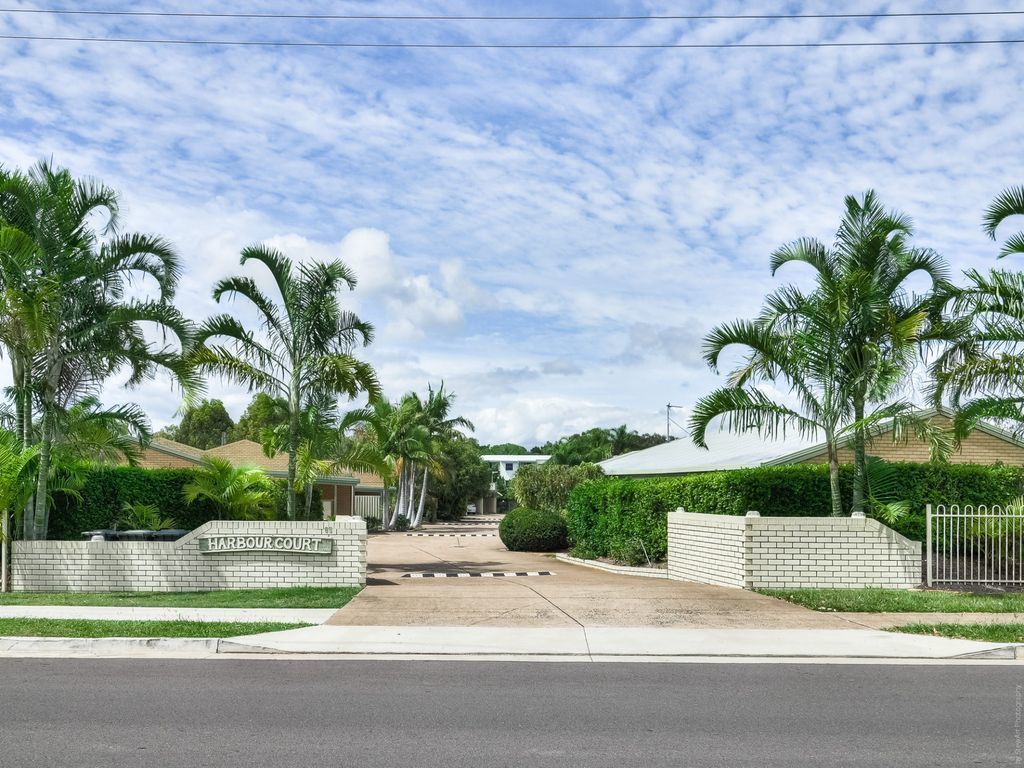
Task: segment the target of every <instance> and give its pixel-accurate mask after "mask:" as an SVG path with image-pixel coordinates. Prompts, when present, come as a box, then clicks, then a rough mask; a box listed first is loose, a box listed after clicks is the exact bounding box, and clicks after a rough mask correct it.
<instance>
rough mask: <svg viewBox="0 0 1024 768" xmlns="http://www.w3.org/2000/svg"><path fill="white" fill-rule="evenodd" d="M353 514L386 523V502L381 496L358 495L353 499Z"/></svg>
mask: <svg viewBox="0 0 1024 768" xmlns="http://www.w3.org/2000/svg"><path fill="white" fill-rule="evenodd" d="M352 514H353V515H358V516H359V517H364V518H367V517H369V518H374V519H375V520H380V521H381V523H383V522H384V502H383V499H382V498H381V497H380V496H370V495H362V496H360V495H356V497H355V499H353V504H352Z"/></svg>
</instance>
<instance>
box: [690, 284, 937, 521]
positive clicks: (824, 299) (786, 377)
mask: <svg viewBox="0 0 1024 768" xmlns="http://www.w3.org/2000/svg"><path fill="white" fill-rule="evenodd" d="M836 298H837V291H835V290H831V289H829V288H827V287H826V288H821V287H819V288H818V289H817V290H815V291H814V292H812V293H810V294H806V295H805V294H804V293H802V292H801V291H799V290H798V289H796V288H793V287H785V288H782V289H780V290H779V291H776V292H774V293H773V294H770V295H769V296H768V298H767V300H766V303H765V309H764V311H763V312H762V314H761V316H760V317H759V318H758V319H757V320H753V321H742V320H741V321H736V322H733V323H727V324H724V325H721V326H719V327H717V328H715V329H713V330H712V331H711V333H710V334H708V336H707V338H706V339H705V342H704V359H705V361H706V362H707V363H708V365H709V366H710V367H711V368H712V370H716V371H717V369H718V362H719V357H720V355H721V353H722V351H723V350H724V349H725V348H726V347H729V346H732V345H739V346H744V347H746V348H747V349H748V350H749V352H748V353H747V355H746V357H745V358H744V360H743V362H742V364H741V365H740V366H739V367H738V368H737V369H736V370H735V371H733V372H732V374H731V375H730V377H729V381H728V385H727V386H725V387H722V388H720V389H718V390H716V391H714V392H712V393H711V394H709V395H708V396H706V397H704V398H701V400H700V401H698V403H697V404H696V405H695V407H694V411H693V413H692V415H691V419H690V430H691V435H692V438H693V441H694V443H695V444H696V445H698V446H700V447H705V448H706V447H707V441H706V436H707V429H708V427H709V425H710V424H711V422H712V421H713V420H715V419H718V418H722V419H723V420H724V423H723V426H724V427H725V428H726V429H728V430H730V431H733V432H745V431H749V430H754V431H757V432H758V433H760V434H763V435H765V436H769V437H783V436H785V434H786V433H787V431H796V432H798V433H799V434H801V435H802V436H804V437H810V438H817V437H824V440H825V446H826V451H827V455H828V467H829V485H830V493H831V502H832V514H833V515H841V514H842V513H843V507H842V500H841V496H840V488H839V446H840V444H841V443H843V442H846V441H847V440H849V439H850V438H851V437H854V438H855V437H856V435H857V433H858V432H860V431H863V432H865V433H870V432H871V431H872V430H874V429H876V428H877V427H878V425H879V424H880V423H881V422H883V421H889V422H891V423H892V427H893V432H894V438H895V439H901V438H902V437H903V436H904V435H906V434H908V432H909V431H911V430H912V431H913V432H914V433H915V434H916V435H917V436H918V437H919V438H921V439H926V440H928V441H929V443H930V444H931V448H932V451H933V456H936V457H937V456H940V455H941V454H942V452H943V451H944V450H946V448H947V445H946V443H945V442H943V440H942V439H941V434H936V432H937V431H936V429H935V428H934V427H933V426H932V425H931V424H929V423H928V422H927V421H925V420H924V419H922V418H920V417H918V416H916V415H915V413H914V408H913V406H912V404H911V403H909V402H907V401H897V402H890V403H887V402H886V401H885V399H884V398H885V397H886V396H887V395H888V393H889V392H890V391H891V389H892V387H893V382H895V381H897V380H898V379H899V377H900V376H901V375H903V371H902V369H901V368H900V366H899V365H898V358H893V357H880V358H879V359H876V360H875V362H874V363H873V367H872V368H870V369H867V370H865V369H863V368H858V367H857V361H858V360H860V359H862V358H859V357H858V356H857V355H856V353H851V351H850V346H849V345H850V341H849V340H850V332H849V328H850V325H851V323H852V322H855V320H851V315H852V316H855V315H856V313H857V312H858V311H859V308H858V307H857V306H856V305H854V304H849V303H845V302H842V301H837V300H836ZM865 379H866V381H867V384H868V386H867V387H864V388H863V389H862V385H863V383H864V380H865ZM765 383H772V384H775V385H782V386H784V387H785V388H786V390H787V391H788V394H789V396H790V397H789V398H788V399H787V401H785V402H783V401H779V400H773V399H772V398H771V397H770V396H769V395H767V394H765V392H764V391H762V389H761V385H763V384H765ZM860 393H864V394H865V400H866V403H865V404H864V405H865V409H864V410H865V412H863V414H862V415H859V414H858V399H857V398H858V395H859V394H860ZM868 406H870V407H871V408H872V410H871V411H870V412H867V407H868ZM866 480H867V474H866V472H865V483H864V486H865V488H864V493H865V495H864V496H863V497H862V499H861V503H862V504H863V501H864V500H865V499H867V498H868V496H867V491H868V489H867V485H868V484H867V482H866ZM852 511H854V512H857V511H858V507H856V506H854V507H853V508H852Z"/></svg>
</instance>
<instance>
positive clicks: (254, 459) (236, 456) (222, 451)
mask: <svg viewBox="0 0 1024 768" xmlns="http://www.w3.org/2000/svg"><path fill="white" fill-rule="evenodd" d="M150 447H151V448H154V449H156V450H158V451H159V450H164V451H166V452H168V453H172V454H174V455H177V456H182V457H183V458H187V459H189V460H191V461H194V462H196V463H197V464H198V463H199V462H200V461H202V460H203V458H204V457H206V456H214V457H218V458H221V459H227V460H228V461H230V462H231V463H232V464H234V465H235V466H248V467H259V468H260V469H262V470H264V471H266V472H274V473H278V472H280V473H285V472H287V471H288V454H287V453H278V454H277V455H275V456H274V457H273V458H270V457H268V456H267V455H266V454H265V453H264V452H263V446H261V445H260V444H259V443H257V442H254V441H252V440H236V441H235V442H233V443H225V444H224V445H218V446H217V447H216V448H210V449H209V450H206V451H202V450H200V449H198V448H193V447H192V446H191V445H185V444H184V443H176V442H175V441H173V440H167V439H165V438H163V437H154V438H153V440H152V443H151V444H150ZM333 475H334V476H336V477H339V478H355V479H356V480H358V481H359V485H360V486H362V488H367V489H368V488H383V487H384V481H383V480H382V479H381V478H380V477H379V476H378V475H376V474H374V473H373V472H359V471H356V470H351V469H342V470H340V471H337V472H335V473H333Z"/></svg>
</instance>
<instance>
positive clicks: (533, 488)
mask: <svg viewBox="0 0 1024 768" xmlns="http://www.w3.org/2000/svg"><path fill="white" fill-rule="evenodd" d="M599 477H604V472H602V471H601V468H600V467H599V466H597V465H596V464H580V465H578V466H565V465H563V464H527V465H525V466H522V467H520V468H519V471H518V472H517V473H516V476H515V477H513V478H512V481H511V482H510V483H509V491H511V493H512V496H513V497H514V498H515V500H516V501H517V502H518V503H519V504H520V505H521V506H524V507H528V508H530V509H540V510H544V511H546V512H559V513H561V512H563V511H564V510H565V507H566V505H567V504H568V503H569V494H570V493H572V489H573V488H575V487H576V486H577V485H579V484H580V483H583V482H586V481H587V480H596V479H597V478H599Z"/></svg>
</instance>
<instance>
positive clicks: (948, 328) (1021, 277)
mask: <svg viewBox="0 0 1024 768" xmlns="http://www.w3.org/2000/svg"><path fill="white" fill-rule="evenodd" d="M1017 215H1024V187H1011V188H1010V189H1007V190H1005V191H1003V192H1002V193H1001V194H1000V195H999V196H998V197H996V199H995V200H994V201H993V202H992V204H991V205H990V206H989V207H988V209H987V210H986V212H985V217H984V223H983V228H984V231H985V233H986V234H987V235H988V236H989V237H990V238H992V239H993V240H995V239H996V231H997V229H998V228H999V226H1000V225H1001V224H1002V223H1003V222H1004V221H1005V220H1006V219H1007V218H1009V217H1010V216H1017ZM1011 254H1024V233H1019V232H1018V233H1015V234H1013V235H1011V236H1010V238H1009V239H1007V240H1006V241H1005V242H1004V243H1003V246H1002V248H1001V249H1000V251H999V254H998V256H997V258H1000V259H1001V258H1004V257H1005V256H1009V255H1011ZM965 276H966V278H967V285H966V286H964V287H962V288H956V289H952V290H950V291H949V292H948V299H949V305H948V307H947V309H948V311H949V319H948V320H947V321H946V324H945V332H946V333H945V340H946V341H948V342H949V343H948V345H947V346H946V348H945V349H944V350H943V352H942V354H941V355H939V357H938V358H937V359H936V360H935V362H934V364H933V365H932V374H933V376H934V379H935V386H934V388H933V393H932V394H933V397H934V400H935V402H936V404H939V405H941V404H942V403H943V401H944V400H946V399H948V400H949V402H950V404H951V405H952V406H953V408H954V409H955V411H956V415H955V417H954V428H955V431H956V435H957V437H958V438H962V437H963V436H965V435H966V434H967V433H968V432H969V431H970V430H971V429H972V428H973V427H974V425H975V424H976V423H977V422H978V421H979V420H981V419H986V418H988V419H998V420H1001V421H1007V422H1012V423H1014V424H1015V425H1016V426H1015V431H1016V432H1017V433H1018V434H1020V433H1024V273H1021V272H1014V271H1010V270H1005V269H993V270H991V271H989V272H988V274H982V273H981V272H978V271H977V270H969V271H967V272H966V273H965Z"/></svg>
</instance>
